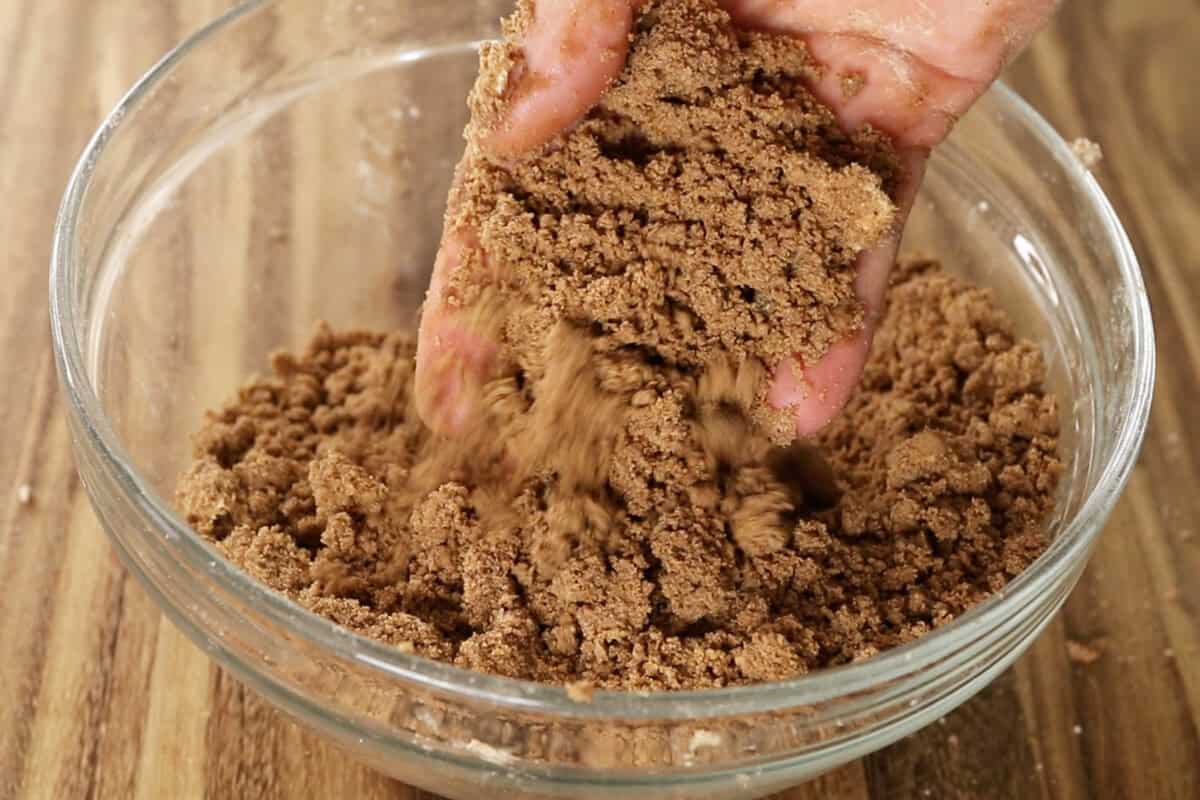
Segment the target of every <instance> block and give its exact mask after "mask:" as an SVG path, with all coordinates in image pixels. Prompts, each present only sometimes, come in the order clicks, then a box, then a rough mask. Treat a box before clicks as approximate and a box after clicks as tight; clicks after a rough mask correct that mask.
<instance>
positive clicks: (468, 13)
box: [51, 0, 1154, 798]
mask: <svg viewBox="0 0 1200 800" xmlns="http://www.w3.org/2000/svg"><path fill="white" fill-rule="evenodd" d="M509 5H510V2H509V1H508V0H495V2H490V1H481V2H462V3H432V2H419V1H418V0H414V1H413V2H406V1H405V0H358V1H357V2H349V0H258V1H257V2H250V3H246V4H244V5H242V6H240V7H238V8H236V9H235V10H233V11H232V12H230V13H229V14H227V15H226V16H225V17H224V18H222V19H221V20H219V21H218V22H216V23H214V24H213V25H211V26H209V27H208V28H206V29H205V30H203V31H201V32H200V33H198V34H197V35H195V36H193V37H192V38H190V39H188V40H187V41H186V42H185V43H184V44H183V45H181V46H180V47H179V48H178V49H176V50H175V51H174V52H173V53H171V54H170V55H169V56H168V57H167V58H166V59H164V60H163V61H162V62H161V63H160V64H159V65H158V66H156V67H155V68H154V69H153V70H152V71H151V72H150V73H149V74H148V75H147V76H146V77H145V78H144V79H143V80H142V81H141V82H140V83H139V84H138V85H137V86H136V87H135V88H134V89H133V90H132V91H131V92H130V93H129V95H128V96H127V97H126V98H125V99H124V100H123V101H122V102H121V104H120V106H119V107H118V108H117V109H116V110H115V111H114V112H113V113H112V115H111V116H110V117H109V118H108V120H107V121H106V122H105V123H104V125H103V127H102V128H101V129H100V131H99V132H98V133H97V135H96V137H95V139H94V140H93V141H92V143H91V144H90V145H89V146H88V148H87V152H86V153H85V154H84V156H83V159H82V161H81V162H80V165H79V168H78V170H77V171H76V173H75V176H74V178H73V179H72V181H71V184H70V187H69V189H68V191H67V195H66V199H65V202H64V205H63V207H62V212H61V216H60V217H59V220H58V227H57V231H56V234H55V247H54V257H53V266H52V276H51V302H52V312H53V314H52V317H53V328H54V342H55V348H56V354H57V360H58V366H59V370H60V374H61V378H62V382H63V386H64V389H65V397H66V407H67V412H68V414H69V416H70V421H71V428H72V431H73V435H74V443H75V449H76V455H77V459H78V464H79V472H80V475H81V476H82V479H83V483H84V485H85V486H86V488H87V491H88V493H89V494H90V496H91V498H92V501H93V503H94V505H95V508H96V511H97V514H98V515H99V517H100V519H101V520H102V522H103V525H104V528H105V529H106V530H107V531H108V533H109V535H110V536H111V538H112V541H113V543H114V546H115V547H116V549H117V551H118V552H119V553H120V556H121V558H122V560H123V561H124V563H125V564H126V565H127V567H128V568H129V569H130V570H131V571H132V572H133V573H134V574H136V575H137V576H138V578H139V579H140V580H141V582H142V583H143V585H145V587H146V589H147V591H149V592H150V593H151V594H152V595H153V596H154V598H155V599H156V600H157V602H158V603H159V604H160V605H161V606H162V608H163V610H164V611H165V612H166V613H167V615H168V616H169V617H170V618H171V619H172V620H173V621H174V622H175V624H177V625H178V626H179V627H180V628H182V629H183V630H184V631H185V632H186V633H187V634H188V635H189V636H190V637H191V638H192V639H193V640H194V641H195V642H196V643H197V644H198V645H199V646H201V647H203V648H204V649H205V650H206V651H208V652H209V653H211V654H212V656H213V658H215V659H216V660H217V661H219V662H220V663H221V664H222V665H224V666H225V667H226V668H227V669H229V670H230V671H231V672H233V673H234V674H235V675H237V676H238V677H239V678H240V679H241V680H243V681H245V682H246V683H247V684H249V685H250V686H252V687H253V688H254V689H256V690H257V691H259V692H261V693H262V694H263V695H265V696H266V697H267V698H269V699H270V700H271V701H273V702H274V703H275V704H277V705H278V706H279V707H280V708H282V709H284V710H286V711H287V712H289V713H290V714H291V715H293V716H294V717H296V718H297V719H299V720H301V721H302V722H304V723H306V724H308V725H310V726H312V727H313V728H315V729H316V730H317V731H319V732H321V733H322V734H324V735H325V736H327V737H328V738H330V739H331V740H333V741H335V742H337V743H339V744H340V745H342V746H343V747H345V748H346V749H347V750H348V751H349V752H350V753H351V754H353V755H354V756H355V757H356V758H359V759H361V760H362V761H365V762H367V763H369V764H370V765H372V766H374V767H375V768H377V769H379V770H381V771H383V772H385V773H388V774H390V775H392V776H395V777H396V778H399V779H400V780H402V781H405V782H408V783H411V784H415V785H417V786H421V787H425V788H427V789H430V790H432V791H436V792H440V793H442V794H446V795H449V796H451V797H459V798H474V797H479V796H481V791H482V790H481V788H480V787H487V790H488V792H489V793H490V794H489V795H488V796H505V797H525V796H528V797H575V798H599V797H621V798H625V797H628V796H629V795H630V794H631V793H638V792H646V793H647V794H653V796H655V797H678V798H698V797H704V798H718V797H754V796H761V795H765V794H768V793H770V792H773V791H776V790H779V789H781V788H783V787H786V786H788V785H791V784H795V783H798V782H800V781H802V780H803V779H805V778H807V777H810V776H813V775H815V774H817V773H819V772H822V771H824V770H827V769H830V768H832V767H834V766H836V765H838V764H841V763H843V762H845V761H848V760H850V759H853V758H855V757H858V756H862V755H864V754H866V753H869V752H871V751H873V750H877V749H879V748H881V747H883V746H884V745H886V744H888V743H890V742H892V741H894V740H896V739H898V738H900V737H902V736H904V735H905V734H908V733H911V732H912V731H914V730H916V729H917V728H920V727H921V726H923V725H925V724H928V723H929V722H930V721H932V720H934V719H936V718H937V717H939V716H941V715H943V714H945V713H946V712H947V711H949V710H950V709H951V708H953V707H954V706H956V705H958V704H959V703H962V702H963V701H964V700H966V699H967V698H968V697H970V696H971V695H972V694H974V693H975V692H977V691H978V690H979V689H980V688H981V687H983V686H984V685H985V684H986V683H987V682H988V681H990V680H991V679H992V678H993V677H995V676H996V674H997V673H999V672H1000V671H1001V670H1003V669H1004V668H1005V667H1007V666H1008V665H1009V664H1010V663H1011V662H1012V661H1013V660H1014V659H1015V658H1016V657H1017V656H1018V655H1019V654H1020V653H1021V652H1022V651H1023V650H1024V649H1025V648H1026V647H1027V646H1028V644H1029V643H1030V641H1031V640H1032V639H1033V637H1034V636H1036V635H1037V633H1038V632H1039V631H1040V630H1041V629H1042V628H1043V627H1044V626H1045V625H1046V623H1047V622H1048V621H1049V620H1050V618H1051V616H1052V615H1053V614H1054V612H1055V611H1056V610H1057V609H1058V608H1059V607H1060V606H1061V604H1062V603H1063V600H1064V599H1065V597H1066V596H1067V594H1068V592H1070V590H1071V588H1072V587H1073V586H1074V584H1075V582H1076V579H1077V578H1078V576H1079V574H1080V572H1081V571H1082V569H1083V567H1084V564H1085V562H1086V561H1087V558H1088V555H1089V552H1090V551H1091V549H1092V546H1093V544H1094V541H1095V538H1096V536H1097V534H1098V533H1099V531H1100V529H1101V527H1102V526H1103V524H1104V521H1105V519H1106V518H1107V517H1108V515H1109V512H1110V510H1111V509H1112V506H1113V503H1114V502H1115V500H1116V498H1117V496H1118V494H1119V493H1120V491H1121V489H1122V487H1123V486H1124V484H1125V481H1126V479H1127V477H1128V475H1129V471H1130V468H1131V467H1132V465H1133V463H1134V460H1135V457H1136V453H1137V450H1138V447H1139V444H1140V442H1141V438H1142V433H1143V428H1144V426H1145V423H1146V418H1147V413H1148V410H1149V405H1150V396H1151V388H1152V385H1153V372H1154V348H1153V332H1152V328H1151V321H1150V314H1149V310H1148V307H1147V302H1146V296H1145V292H1144V289H1143V286H1142V280H1141V277H1140V275H1139V272H1138V265H1137V262H1136V260H1135V257H1134V254H1133V252H1132V250H1131V248H1130V245H1129V242H1128V240H1127V238H1126V236H1125V234H1124V232H1123V231H1122V229H1121V226H1120V223H1119V222H1118V220H1117V218H1116V217H1115V216H1114V214H1113V211H1112V209H1111V207H1110V206H1109V204H1108V202H1107V201H1106V200H1105V197H1104V195H1103V193H1102V192H1101V190H1100V188H1099V186H1098V185H1097V184H1096V182H1095V181H1094V180H1093V179H1092V177H1091V176H1090V175H1089V174H1088V172H1087V171H1086V170H1085V169H1084V168H1083V167H1082V165H1081V164H1080V163H1079V162H1078V161H1077V160H1076V158H1075V157H1074V156H1073V154H1072V152H1071V150H1070V149H1069V148H1068V146H1067V145H1066V144H1065V143H1064V142H1063V141H1062V140H1061V139H1060V138H1059V137H1058V136H1057V135H1056V134H1055V133H1054V132H1053V131H1052V130H1051V129H1050V128H1049V126H1048V125H1047V124H1046V122H1045V121H1043V120H1042V119H1041V117H1039V116H1038V115H1037V114H1036V113H1035V112H1034V111H1033V110H1032V109H1030V108H1029V106H1027V105H1026V104H1025V103H1024V102H1023V101H1022V100H1021V99H1020V98H1018V97H1017V96H1016V95H1014V94H1013V93H1012V92H1011V91H1009V90H1008V89H1005V88H1003V87H997V88H996V89H994V90H993V91H992V92H991V93H990V94H989V95H988V96H987V97H985V98H984V99H983V101H982V102H981V103H980V104H979V106H978V107H977V108H976V109H975V110H974V111H973V112H972V113H971V114H970V115H968V116H967V118H966V119H964V120H963V122H962V124H961V125H960V126H959V127H958V129H957V130H956V132H955V133H954V135H953V136H952V137H951V139H950V141H949V142H948V143H947V144H946V145H945V146H944V147H943V148H941V149H940V150H939V152H938V153H937V155H936V157H935V158H934V159H933V162H932V165H931V169H930V174H929V178H928V180H927V182H926V184H925V188H924V192H923V194H922V195H921V199H920V201H919V203H918V205H917V209H916V212H915V214H914V216H913V221H912V225H911V227H910V230H909V231H908V236H907V247H908V249H909V250H910V251H920V252H922V253H928V254H933V255H936V256H938V257H939V258H941V259H942V260H943V261H945V263H946V264H947V266H948V267H949V268H950V269H952V270H953V271H955V272H958V273H960V274H962V275H965V276H968V277H970V278H971V279H973V280H976V281H978V282H980V283H983V284H986V285H988V286H992V287H994V288H995V290H996V291H997V293H998V295H999V297H1000V299H1001V301H1002V302H1003V303H1004V305H1006V306H1007V308H1008V309H1009V310H1010V311H1011V312H1012V313H1013V314H1014V315H1016V316H1017V317H1018V318H1019V321H1020V323H1021V325H1022V326H1023V328H1024V330H1025V331H1027V332H1028V333H1030V334H1031V335H1033V336H1034V337H1036V338H1037V339H1038V340H1039V341H1040V342H1041V343H1042V345H1043V346H1044V349H1045V351H1046V354H1047V357H1048V359H1049V362H1050V364H1051V375H1052V377H1051V382H1052V385H1053V388H1054V389H1056V390H1057V391H1058V392H1059V393H1060V396H1061V397H1062V398H1063V399H1064V401H1065V402H1064V403H1063V423H1064V425H1063V428H1064V431H1065V434H1066V435H1065V438H1064V450H1065V453H1064V455H1065V457H1066V460H1067V465H1068V469H1067V472H1066V478H1065V480H1064V481H1063V483H1062V491H1061V498H1060V503H1059V505H1058V511H1057V513H1056V514H1055V515H1054V518H1053V519H1052V520H1051V522H1050V525H1049V533H1050V535H1051V536H1052V537H1053V545H1052V546H1051V547H1050V549H1049V551H1048V552H1047V553H1046V554H1045V555H1044V556H1043V557H1042V558H1041V559H1040V560H1038V562H1037V563H1036V564H1035V565H1034V566H1033V567H1032V568H1031V569H1029V570H1028V571H1027V572H1026V573H1025V574H1024V575H1022V576H1021V577H1020V578H1018V579H1017V580H1015V581H1014V582H1013V583H1012V584H1011V585H1010V586H1009V587H1008V588H1007V589H1006V590H1005V591H1004V592H1003V594H1002V595H1001V596H997V597H996V598H994V599H993V600H991V601H990V602H988V603H985V604H984V605H982V606H981V607H979V608H977V609H975V610H974V611H972V612H971V613H970V614H967V615H966V616H964V617H963V618H962V619H960V620H958V621H957V622H955V623H954V624H952V625H949V626H947V627H944V628H942V629H939V630H937V631H936V632H934V633H932V634H930V635H929V636H927V637H926V638H924V639H922V640H920V641H919V642H916V643H913V644H911V645H909V646H906V647H903V648H900V649H897V650H894V651H891V652H888V653H885V654H883V655H881V656H879V657H877V658H875V659H873V660H871V661H868V662H866V663H862V664H857V665H853V666H848V667H843V668H839V669H833V670H829V671H827V672H822V673H820V674H814V675H811V676H807V677H803V678H799V679H797V680H793V681H788V682H783V683H774V684H767V685H760V686H752V687H747V688H738V689H729V690H721V691H705V692H696V693H688V694H661V695H645V696H643V695H632V694H618V693H613V694H603V693H602V694H599V695H598V696H597V697H596V698H595V701H594V702H592V703H590V704H582V703H577V702H574V701H572V700H571V699H569V698H568V697H567V696H566V694H565V692H564V691H562V690H560V689H558V688H552V687H546V686H538V685H533V684H527V683H521V682H516V681H512V680H505V679H500V678H494V677H489V676H484V675H479V674H473V673H468V672H464V671H461V670H459V669H456V668H454V667H450V666H447V665H444V664H437V663H432V662H429V661H425V660H423V659H420V658H417V657H414V656H409V655H405V654H403V653H400V652H398V651H396V650H394V649H390V648H388V647H386V646H383V645H380V644H377V643H374V642H371V641H367V640H365V639H362V638H359V637H357V636H355V635H354V634H352V633H350V632H348V631H346V630H342V629H340V628H338V627H336V626H334V625H333V624H332V623H330V622H327V621H325V620H323V619H321V618H318V617H316V616H313V615H312V614H310V613H308V612H306V611H304V610H302V609H300V608H299V607H297V606H295V605H293V604H291V603H290V602H288V601H286V600H284V599H283V598H281V597H279V596H277V595H275V594H273V593H271V592H270V591H268V590H266V589H264V588H263V587H262V586H260V585H258V584H257V583H255V582H254V581H253V580H251V579H249V578H248V577H247V576H245V575H243V574H242V573H241V572H239V571H237V570H236V569H235V568H234V567H232V566H231V565H230V564H228V563H226V562H225V561H223V560H222V559H221V557H220V556H219V555H218V554H217V553H216V552H215V551H214V550H213V549H212V548H211V547H209V546H208V545H207V544H206V543H205V542H203V541H201V539H200V538H198V537H197V536H195V535H194V534H193V533H192V532H191V531H190V530H189V529H188V527H187V526H186V525H185V524H184V523H183V522H182V521H181V520H180V519H179V518H178V517H177V516H176V515H175V514H174V513H173V512H172V511H171V508H170V505H169V498H170V496H171V493H172V485H173V483H174V481H175V479H176V476H177V475H178V474H179V472H180V471H181V469H182V468H183V467H184V466H185V463H186V461H187V460H188V456H189V446H188V442H187V436H188V434H189V433H190V432H191V431H192V430H193V429H194V427H195V426H196V425H197V422H198V420H199V419H200V415H201V413H202V411H203V410H204V409H205V408H208V407H211V406H213V405H215V404H217V403H218V402H220V401H221V400H222V399H223V398H225V397H226V396H227V395H229V394H230V393H231V391H232V389H233V388H234V387H235V386H237V385H238V384H239V383H240V382H242V381H243V380H244V379H245V378H246V376H247V374H248V373H250V372H252V371H254V370H259V369H262V368H263V367H264V365H265V363H266V362H265V359H266V357H267V354H268V352H269V351H271V350H273V349H275V348H278V347H281V346H296V345H298V344H301V343H302V342H303V341H304V340H305V338H306V336H307V334H308V333H309V332H310V331H311V330H312V326H313V324H314V321H315V320H317V319H321V318H324V319H327V320H329V321H331V322H332V323H333V324H335V325H355V326H374V327H394V326H405V325H411V324H412V322H413V319H414V314H415V311H416V309H417V306H418V304H419V303H420V301H421V298H422V294H423V290H424V285H425V281H426V277H427V273H428V269H429V266H430V264H431V263H432V261H433V256H434V252H435V247H436V244H437V240H438V235H439V227H440V220H441V214H442V203H443V198H444V196H445V191H446V188H447V184H448V182H449V179H450V174H451V169H452V167H453V165H454V163H455V161H456V160H457V157H458V155H459V153H460V150H461V147H462V142H461V137H460V131H461V129H462V126H463V123H464V122H465V113H466V112H465V108H464V102H463V98H464V97H465V94H466V91H467V88H468V86H469V85H470V83H471V81H472V78H473V75H474V73H475V68H476V56H475V44H474V43H475V42H476V41H477V40H478V39H480V38H485V37H489V36H492V35H494V33H495V23H496V19H497V18H498V17H499V16H500V14H501V13H503V12H504V11H505V10H506V8H507V7H508V6H509Z"/></svg>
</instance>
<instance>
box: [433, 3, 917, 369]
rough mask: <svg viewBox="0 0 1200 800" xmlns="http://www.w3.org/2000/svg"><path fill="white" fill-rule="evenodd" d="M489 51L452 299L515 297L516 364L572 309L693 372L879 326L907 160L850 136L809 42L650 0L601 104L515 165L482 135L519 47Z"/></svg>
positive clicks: (465, 171)
mask: <svg viewBox="0 0 1200 800" xmlns="http://www.w3.org/2000/svg"><path fill="white" fill-rule="evenodd" d="M528 13H529V12H528V10H527V9H525V10H524V11H519V12H518V15H517V16H518V18H526V17H527V16H528ZM523 24H525V23H521V22H510V23H509V24H508V25H507V26H506V29H507V30H508V33H509V37H510V39H511V37H513V36H514V35H515V31H516V30H517V29H519V28H520V27H522V25H523ZM481 61H482V63H481V72H480V77H479V80H478V82H477V84H476V87H475V89H474V91H473V92H472V96H471V107H472V109H473V117H472V123H471V125H470V126H469V127H468V130H467V155H466V157H465V159H464V161H463V165H462V167H461V168H460V172H459V176H458V180H457V181H456V185H455V188H454V189H453V190H452V193H451V200H450V209H451V210H450V212H449V213H448V215H447V228H448V229H449V230H451V231H457V232H459V233H460V234H461V235H462V237H463V238H464V239H466V240H470V241H474V242H476V243H477V244H478V248H473V249H472V250H473V252H469V253H467V254H466V256H465V257H464V260H465V262H466V263H465V265H464V268H462V269H458V270H457V271H456V272H455V273H454V277H453V278H452V286H451V292H450V297H449V300H448V302H450V303H451V304H459V305H461V306H462V307H465V308H470V307H472V306H475V307H478V305H479V298H480V295H481V294H483V293H487V292H489V291H494V290H498V291H499V293H500V294H501V295H503V296H504V297H505V299H506V302H507V303H508V304H509V308H508V309H507V311H506V313H505V315H504V319H503V320H499V321H498V324H499V326H500V327H501V331H500V336H501V337H502V338H503V341H504V343H505V344H506V345H507V346H508V348H509V354H510V357H511V359H512V360H513V361H515V362H517V363H518V364H520V363H521V362H523V361H528V360H529V359H530V358H531V354H530V352H529V351H530V349H531V348H533V347H536V346H538V345H539V344H540V343H542V342H544V341H545V340H546V338H547V336H549V334H550V330H551V329H552V328H553V327H554V326H555V325H558V324H560V323H563V322H564V321H565V322H570V323H572V324H575V325H577V326H580V327H587V328H588V332H589V337H588V338H589V339H590V340H591V344H592V346H593V348H594V349H595V350H597V351H598V352H602V353H613V352H617V351H629V350H632V349H635V348H636V349H637V350H639V351H641V352H642V353H644V354H645V355H647V356H653V357H655V358H658V359H662V360H665V361H666V362H668V363H669V364H671V365H675V366H679V367H682V368H685V369H700V368H703V367H704V366H706V365H707V364H708V362H710V361H712V360H713V359H718V358H731V359H733V360H735V361H737V362H739V363H740V362H743V361H747V360H755V361H760V362H762V363H764V364H767V365H771V366H772V367H773V366H774V365H776V364H778V363H780V362H781V361H783V360H784V359H786V358H790V357H791V356H793V355H794V354H799V355H800V357H801V358H803V359H805V360H808V361H810V362H811V361H815V360H817V359H818V358H820V357H821V356H822V355H823V354H824V353H825V352H826V351H827V350H828V349H829V347H830V345H832V344H833V343H834V342H836V341H839V340H840V339H843V338H845V337H846V336H847V335H849V334H850V333H852V332H853V331H854V330H856V329H857V328H858V327H859V326H860V325H861V324H862V308H861V304H860V303H859V301H858V299H857V297H856V295H855V292H854V279H855V260H856V258H857V256H858V254H859V253H860V252H862V251H863V250H865V249H867V248H869V247H871V246H872V245H875V244H877V243H878V242H879V241H881V240H882V239H883V238H884V237H885V236H887V235H888V234H889V233H891V231H892V229H893V225H894V222H895V218H896V208H895V205H894V203H893V200H892V197H891V193H892V192H894V190H895V188H896V183H897V181H898V180H899V177H900V174H899V173H900V170H899V166H898V165H899V160H898V157H897V155H896V152H895V150H894V148H893V146H892V144H891V141H890V140H889V139H888V138H887V137H885V136H883V135H881V134H880V133H878V132H877V131H874V130H872V129H870V128H867V127H864V128H863V129H861V130H859V131H857V132H855V133H853V134H851V135H847V134H845V133H843V132H842V130H841V128H840V127H839V126H838V124H837V120H836V119H835V117H834V114H833V112H832V111H830V109H829V108H827V107H826V106H824V105H822V104H821V103H819V102H818V101H817V100H816V99H815V98H814V97H813V96H812V94H810V93H809V91H808V90H807V89H806V88H805V82H806V81H807V80H810V79H811V78H813V77H814V76H815V75H816V73H817V67H816V65H815V64H814V62H813V61H812V59H811V57H810V56H809V54H808V52H807V51H806V50H805V48H804V47H803V46H802V45H801V44H800V43H799V42H797V41H796V40H795V39H793V38H790V37H784V36H778V35H768V34H762V33H750V32H745V31H738V30H736V29H735V28H734V27H733V25H732V23H731V21H730V19H729V17H728V15H727V14H726V13H725V12H724V11H722V10H721V9H720V8H719V6H718V5H717V3H716V2H715V1H714V0H653V2H650V3H649V4H647V6H646V8H645V9H644V10H643V12H642V13H641V16H640V19H639V22H638V24H637V28H636V30H635V32H634V35H633V39H632V43H631V48H630V55H629V59H628V63H627V66H626V68H625V70H624V72H623V73H622V74H621V76H620V77H619V79H618V80H617V81H616V83H615V85H613V86H612V87H611V88H610V89H609V91H608V92H607V93H606V94H605V95H604V97H603V99H602V100H601V101H600V103H599V105H598V106H596V108H594V109H593V110H592V111H591V112H590V113H589V114H588V115H587V117H586V118H585V119H584V120H583V121H582V122H581V123H580V124H579V125H577V126H576V127H575V128H573V129H572V130H571V131H570V132H569V133H568V134H566V135H564V136H562V137H560V138H559V140H557V141H555V142H553V143H551V144H550V145H549V146H547V147H546V148H544V149H543V150H542V151H540V152H537V153H534V154H531V155H530V156H527V157H525V158H523V159H520V160H517V161H516V162H513V161H512V160H509V159H497V158H493V157H491V156H490V155H489V153H488V152H487V150H486V148H485V147H484V146H483V145H482V144H481V142H482V141H483V140H484V139H485V137H486V135H487V133H488V132H489V131H490V130H491V129H492V128H494V126H495V124H496V122H495V120H496V119H497V118H499V117H500V116H501V115H502V113H503V109H504V108H505V106H506V103H507V102H508V99H509V98H508V96H509V94H510V91H509V88H508V87H509V86H510V84H511V83H512V82H513V80H514V78H513V77H511V76H514V75H517V76H519V75H520V73H521V67H520V54H519V48H516V47H515V45H513V44H512V43H511V41H509V42H505V43H496V44H494V45H491V46H489V47H487V48H485V50H484V52H483V56H482V60H481ZM482 253H486V254H487V255H486V258H485V257H484V256H482V255H481V254H482ZM513 306H519V308H515V309H514V308H513Z"/></svg>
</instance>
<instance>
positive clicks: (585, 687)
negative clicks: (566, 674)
mask: <svg viewBox="0 0 1200 800" xmlns="http://www.w3.org/2000/svg"><path fill="white" fill-rule="evenodd" d="M564 688H565V689H566V690H567V697H569V698H571V699H572V700H574V701H575V702H576V703H590V702H592V698H593V697H594V696H595V694H596V687H595V686H594V685H593V684H592V683H591V681H571V682H570V683H568V684H566V685H565V686H564Z"/></svg>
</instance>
